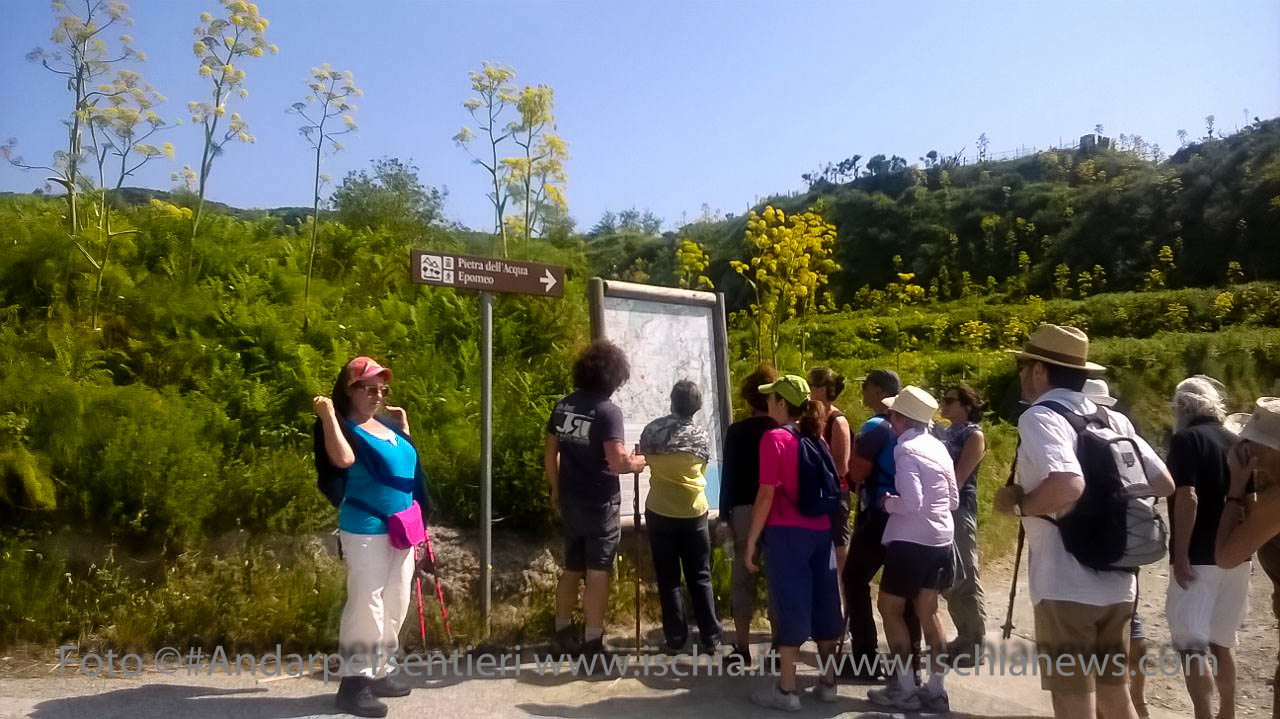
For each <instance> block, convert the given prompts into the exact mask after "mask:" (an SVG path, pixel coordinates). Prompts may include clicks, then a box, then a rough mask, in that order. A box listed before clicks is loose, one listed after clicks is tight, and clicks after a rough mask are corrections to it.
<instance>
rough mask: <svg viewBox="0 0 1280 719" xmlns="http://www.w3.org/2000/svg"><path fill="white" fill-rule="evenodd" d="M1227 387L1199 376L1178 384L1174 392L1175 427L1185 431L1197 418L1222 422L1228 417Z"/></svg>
mask: <svg viewBox="0 0 1280 719" xmlns="http://www.w3.org/2000/svg"><path fill="white" fill-rule="evenodd" d="M1225 389H1226V388H1225V387H1224V386H1223V384H1222V383H1221V382H1219V381H1218V380H1216V379H1214V378H1212V377H1209V376H1206V375H1202V374H1198V375H1195V376H1194V377H1188V378H1186V379H1184V380H1182V381H1181V382H1179V383H1178V386H1177V387H1175V388H1174V390H1173V426H1174V429H1175V430H1181V429H1184V428H1185V427H1186V426H1187V425H1189V424H1191V420H1193V419H1196V418H1197V417H1212V418H1213V419H1215V420H1217V421H1219V422H1221V421H1223V420H1224V419H1226V417H1227V397H1226V391H1225Z"/></svg>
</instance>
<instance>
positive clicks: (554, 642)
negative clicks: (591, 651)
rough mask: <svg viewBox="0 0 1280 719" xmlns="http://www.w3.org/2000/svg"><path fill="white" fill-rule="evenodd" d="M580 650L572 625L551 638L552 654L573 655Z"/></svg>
mask: <svg viewBox="0 0 1280 719" xmlns="http://www.w3.org/2000/svg"><path fill="white" fill-rule="evenodd" d="M580 648H581V645H580V644H579V643H578V632H577V630H575V629H574V627H573V625H572V624H570V625H569V626H567V627H565V628H564V629H561V630H560V631H558V632H556V633H555V636H553V637H551V653H552V654H573V653H575V652H577V651H578V650H579V649H580Z"/></svg>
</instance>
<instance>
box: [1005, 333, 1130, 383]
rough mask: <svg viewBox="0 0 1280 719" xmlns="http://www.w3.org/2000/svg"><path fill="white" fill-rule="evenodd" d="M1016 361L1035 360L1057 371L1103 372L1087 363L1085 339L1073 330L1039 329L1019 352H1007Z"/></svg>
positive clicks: (1099, 367) (1102, 368)
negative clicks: (1069, 369)
mask: <svg viewBox="0 0 1280 719" xmlns="http://www.w3.org/2000/svg"><path fill="white" fill-rule="evenodd" d="M1009 351H1010V352H1012V353H1014V356H1016V357H1017V358H1018V359H1029V360H1036V361H1037V362H1046V363H1048V364H1052V365H1058V366H1059V367H1071V368H1073V369H1083V370H1089V371H1090V372H1097V371H1100V370H1104V369H1106V367H1103V366H1102V365H1100V364H1098V363H1096V362H1090V361H1089V337H1088V335H1086V334H1085V333H1084V332H1081V331H1080V330H1078V329H1076V328H1075V327H1062V326H1059V325H1050V324H1044V325H1040V326H1039V327H1037V328H1036V329H1035V331H1034V332H1032V333H1031V337H1029V338H1028V339H1027V346H1026V347H1024V348H1022V349H1021V350H1009Z"/></svg>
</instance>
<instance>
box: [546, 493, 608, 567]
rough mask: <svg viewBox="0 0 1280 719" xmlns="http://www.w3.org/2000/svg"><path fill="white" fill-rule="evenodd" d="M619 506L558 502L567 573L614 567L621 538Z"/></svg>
mask: <svg viewBox="0 0 1280 719" xmlns="http://www.w3.org/2000/svg"><path fill="white" fill-rule="evenodd" d="M618 508H619V505H618V504H603V505H581V504H561V505H560V524H561V527H562V528H563V532H564V568H565V569H567V570H568V571H570V572H582V571H585V570H587V569H596V570H602V571H606V572H607V571H610V570H612V569H613V560H614V558H615V557H616V556H617V554H618V544H619V542H620V541H621V538H622V529H621V527H620V526H619V524H618Z"/></svg>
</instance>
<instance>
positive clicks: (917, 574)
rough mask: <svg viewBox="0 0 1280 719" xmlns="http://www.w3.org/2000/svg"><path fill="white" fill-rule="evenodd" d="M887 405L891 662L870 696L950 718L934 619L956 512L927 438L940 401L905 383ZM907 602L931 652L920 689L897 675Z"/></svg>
mask: <svg viewBox="0 0 1280 719" xmlns="http://www.w3.org/2000/svg"><path fill="white" fill-rule="evenodd" d="M885 404H886V405H887V406H888V408H889V426H891V427H892V428H893V431H894V432H895V433H896V434H897V435H898V443H897V445H895V446H894V450H893V461H894V492H893V493H891V494H889V495H886V496H885V498H884V499H883V500H882V501H883V505H884V511H885V512H887V513H888V514H889V520H888V522H887V523H886V525H885V529H884V538H883V539H882V540H881V541H882V542H883V543H884V545H885V556H884V574H883V576H882V577H881V578H880V599H879V605H880V620H881V622H883V624H884V634H885V638H886V639H887V640H888V642H889V651H890V652H892V653H893V654H894V655H895V659H896V661H895V662H894V665H895V666H894V673H893V675H892V676H890V677H889V678H888V680H887V681H886V683H885V686H884V687H883V688H880V689H872V690H871V691H870V692H869V693H868V698H869V699H870V700H871V701H873V702H875V703H876V704H880V705H882V706H889V707H894V708H896V709H902V710H904V711H917V710H922V709H923V710H926V711H934V712H947V711H950V709H951V708H950V700H949V699H948V697H947V692H946V689H944V688H943V686H942V679H943V674H944V672H945V669H946V667H945V666H944V664H943V663H942V662H941V661H940V657H939V654H940V653H942V652H945V651H946V650H945V646H946V639H945V637H944V635H943V634H942V622H941V621H939V619H938V593H939V592H940V591H941V590H943V589H946V588H947V587H948V586H949V585H950V582H951V574H952V559H951V542H952V539H953V536H954V533H955V525H954V523H953V521H952V517H951V513H952V512H953V511H955V509H956V508H957V507H959V506H960V490H959V488H958V487H957V486H956V474H955V464H954V463H953V462H952V460H951V454H950V453H949V452H948V451H947V447H946V445H944V444H943V443H942V442H940V441H939V440H938V439H937V438H936V437H934V436H933V435H932V434H930V433H929V423H930V422H931V421H932V420H933V415H934V413H935V412H937V410H938V402H937V400H935V399H934V398H933V397H932V396H930V395H929V393H928V392H925V391H924V390H922V389H920V388H919V387H913V386H910V385H908V386H906V387H903V388H902V391H901V392H899V393H898V395H897V396H896V397H894V398H892V399H890V400H886V401H885ZM907 602H911V604H912V607H913V608H914V609H915V612H916V616H917V617H919V618H920V627H921V629H922V630H923V631H924V639H925V643H926V644H928V645H929V647H931V656H930V676H929V682H928V684H926V685H925V686H923V687H920V688H919V689H917V688H916V682H915V679H916V678H915V672H912V671H905V672H904V671H900V670H899V669H898V668H900V667H906V666H910V665H909V662H910V650H911V643H910V640H909V638H908V634H907V623H906V620H905V619H904V618H903V610H904V609H905V608H906V603H907Z"/></svg>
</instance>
